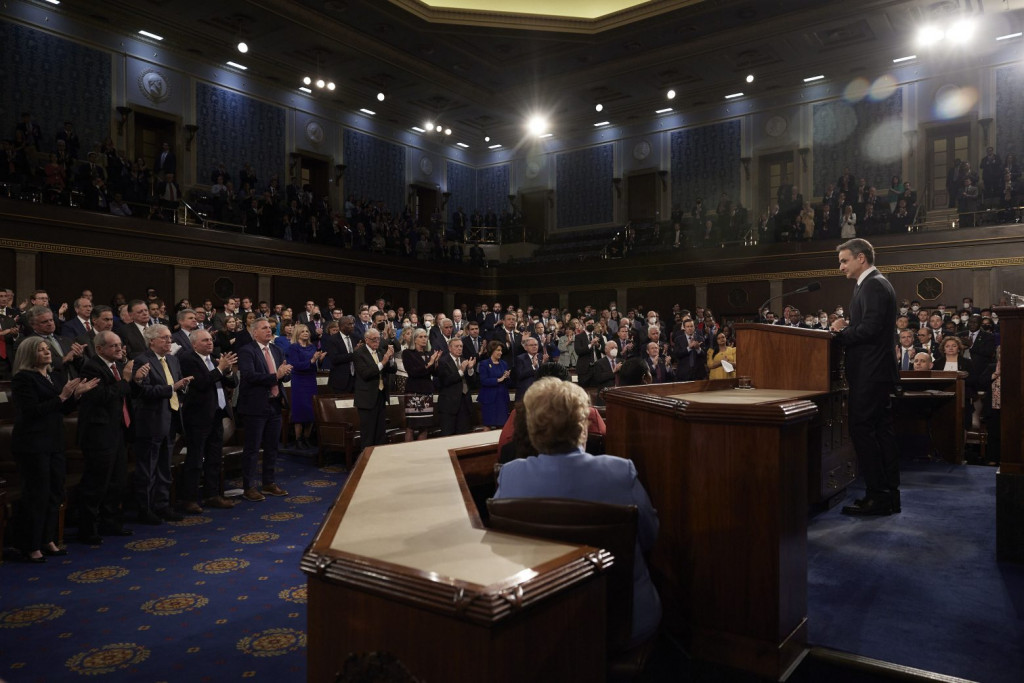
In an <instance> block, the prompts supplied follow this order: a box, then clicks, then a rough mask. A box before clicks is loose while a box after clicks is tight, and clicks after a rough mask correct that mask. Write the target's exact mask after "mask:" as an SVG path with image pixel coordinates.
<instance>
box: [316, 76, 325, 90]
mask: <svg viewBox="0 0 1024 683" xmlns="http://www.w3.org/2000/svg"><path fill="white" fill-rule="evenodd" d="M325 85H327V81H325V80H324V79H322V78H318V79H316V87H318V88H323V87H324V86H325Z"/></svg>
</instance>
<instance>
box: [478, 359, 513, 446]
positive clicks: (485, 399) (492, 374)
mask: <svg viewBox="0 0 1024 683" xmlns="http://www.w3.org/2000/svg"><path fill="white" fill-rule="evenodd" d="M501 350H502V345H501V342H499V341H492V342H491V343H489V344H488V345H487V351H488V353H490V357H488V358H487V359H485V360H483V361H481V362H480V367H479V369H478V372H479V373H480V394H479V395H478V396H477V403H479V404H480V418H481V421H482V422H483V423H484V425H486V426H487V427H494V428H497V429H501V427H502V426H503V425H504V424H505V421H506V420H508V376H509V370H508V365H506V364H505V361H503V360H502V359H501Z"/></svg>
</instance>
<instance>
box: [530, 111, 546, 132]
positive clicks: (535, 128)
mask: <svg viewBox="0 0 1024 683" xmlns="http://www.w3.org/2000/svg"><path fill="white" fill-rule="evenodd" d="M526 129H527V130H528V131H530V133H531V134H532V135H543V134H544V133H546V132H548V122H547V120H546V119H545V118H544V117H543V116H533V117H531V118H530V120H529V121H527V123H526Z"/></svg>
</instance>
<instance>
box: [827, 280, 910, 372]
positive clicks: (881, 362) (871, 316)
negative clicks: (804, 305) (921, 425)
mask: <svg viewBox="0 0 1024 683" xmlns="http://www.w3.org/2000/svg"><path fill="white" fill-rule="evenodd" d="M849 311H850V324H849V325H848V326H847V327H846V328H845V329H844V330H842V331H841V332H839V333H838V334H837V335H836V341H837V342H838V343H839V344H842V345H843V346H844V347H845V348H846V379H847V381H848V382H849V384H850V390H851V391H855V390H856V387H857V386H859V385H864V384H866V383H879V382H880V383H886V384H896V382H897V381H898V380H899V371H898V369H897V368H898V366H897V364H896V358H895V356H894V355H893V353H892V330H894V329H895V328H896V292H895V291H894V290H893V288H892V285H891V284H890V283H889V281H888V280H887V279H885V276H883V275H882V274H881V273H880V272H878V271H877V270H875V271H872V272H871V274H870V275H868V277H866V278H864V282H863V283H862V284H861V285H860V287H859V288H855V289H854V294H853V298H852V299H851V300H850V308H849Z"/></svg>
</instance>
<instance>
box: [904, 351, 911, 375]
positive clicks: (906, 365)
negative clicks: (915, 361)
mask: <svg viewBox="0 0 1024 683" xmlns="http://www.w3.org/2000/svg"><path fill="white" fill-rule="evenodd" d="M903 369H904V370H909V369H910V353H908V352H907V350H906V349H903Z"/></svg>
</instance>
